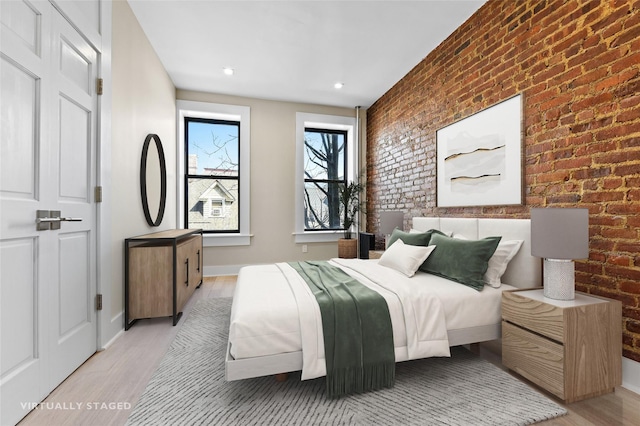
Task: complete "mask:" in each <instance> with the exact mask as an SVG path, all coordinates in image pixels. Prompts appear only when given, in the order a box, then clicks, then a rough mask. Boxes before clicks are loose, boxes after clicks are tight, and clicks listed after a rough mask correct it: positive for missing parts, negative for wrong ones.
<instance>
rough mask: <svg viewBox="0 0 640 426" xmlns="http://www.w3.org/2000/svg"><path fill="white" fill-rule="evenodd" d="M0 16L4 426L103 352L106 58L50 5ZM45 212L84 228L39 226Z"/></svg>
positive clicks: (2, 7)
mask: <svg viewBox="0 0 640 426" xmlns="http://www.w3.org/2000/svg"><path fill="white" fill-rule="evenodd" d="M94 3H97V2H94ZM0 20H1V21H2V25H0V32H1V36H2V44H1V45H0V89H1V90H2V102H0V120H1V123H0V124H1V125H0V138H1V139H0V154H1V156H0V170H1V171H0V320H1V324H0V331H1V332H2V334H1V335H0V393H1V398H0V402H1V405H2V406H1V408H0V424H2V425H5V424H15V423H17V422H18V421H19V420H20V419H21V418H22V417H23V416H24V415H26V414H27V413H28V411H29V410H30V409H32V408H34V406H35V405H36V404H37V403H38V402H40V401H42V399H43V398H44V397H45V396H46V395H47V394H48V393H49V392H50V391H51V390H53V389H54V388H55V387H56V386H57V385H58V384H59V383H61V382H62V380H64V379H65V378H66V377H67V376H68V375H69V374H71V373H72V372H73V371H74V370H75V369H76V368H77V367H78V366H80V365H81V364H82V363H83V362H84V361H85V360H86V359H87V358H88V357H89V356H91V355H92V354H93V353H94V352H95V350H96V347H97V344H96V334H97V326H96V311H95V302H94V301H95V294H96V276H97V275H96V213H97V212H96V207H95V204H94V202H93V197H92V193H93V187H94V186H95V182H96V168H97V160H96V146H97V136H96V135H97V134H98V128H97V121H96V117H97V111H98V98H97V95H96V94H95V90H94V88H93V85H94V84H95V79H96V77H97V74H96V73H97V70H98V54H97V52H96V51H95V50H94V49H93V48H92V47H91V45H89V44H88V43H87V42H86V41H85V40H84V38H83V37H82V36H81V35H80V34H79V33H78V32H77V31H76V30H75V29H74V28H73V27H72V26H71V25H70V24H69V23H68V22H67V21H66V20H65V19H64V18H63V17H62V15H60V14H59V13H58V12H57V11H56V9H55V8H54V7H53V6H52V4H51V3H50V2H49V1H40V0H30V1H28V2H27V1H21V0H12V1H5V0H0ZM37 210H45V211H60V213H61V214H60V215H61V216H62V217H73V218H76V217H77V218H82V221H81V222H61V223H60V227H59V229H49V230H42V231H38V230H36V223H35V221H36V211H37ZM49 216H51V214H50V215H49Z"/></svg>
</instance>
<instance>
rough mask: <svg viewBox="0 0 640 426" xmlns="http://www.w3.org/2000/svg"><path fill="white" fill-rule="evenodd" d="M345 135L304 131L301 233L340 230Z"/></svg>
mask: <svg viewBox="0 0 640 426" xmlns="http://www.w3.org/2000/svg"><path fill="white" fill-rule="evenodd" d="M346 149H347V131H345V130H329V129H314V128H305V129H304V229H305V231H313V230H326V229H333V230H335V229H343V227H342V223H341V211H340V201H339V200H340V187H341V186H342V187H344V185H346V183H347V174H346V170H347V167H346V162H347V155H346Z"/></svg>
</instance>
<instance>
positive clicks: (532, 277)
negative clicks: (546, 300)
mask: <svg viewBox="0 0 640 426" xmlns="http://www.w3.org/2000/svg"><path fill="white" fill-rule="evenodd" d="M412 228H413V229H415V230H417V231H428V230H429V229H437V230H440V231H442V232H446V233H456V234H461V235H462V236H464V237H466V238H469V239H473V240H476V239H480V238H484V237H492V236H500V237H502V239H503V240H504V241H506V240H523V241H524V242H523V243H522V247H520V250H519V251H518V253H517V254H516V256H515V257H514V258H513V259H511V262H509V266H508V267H507V270H506V272H505V273H504V275H503V276H502V282H503V283H505V284H509V285H512V286H514V287H518V288H530V287H540V286H542V259H540V258H537V257H534V256H531V221H530V220H529V219H474V218H452V217H442V218H440V217H414V218H413V225H412Z"/></svg>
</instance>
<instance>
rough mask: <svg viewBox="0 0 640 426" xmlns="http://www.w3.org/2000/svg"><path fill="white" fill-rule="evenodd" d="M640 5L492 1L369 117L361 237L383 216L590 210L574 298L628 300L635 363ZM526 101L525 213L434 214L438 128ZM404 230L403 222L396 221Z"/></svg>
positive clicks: (639, 344) (627, 327) (459, 213)
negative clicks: (579, 293) (580, 294)
mask: <svg viewBox="0 0 640 426" xmlns="http://www.w3.org/2000/svg"><path fill="white" fill-rule="evenodd" d="M639 10H640V0H633V1H629V0H607V1H602V0H591V1H589V0H519V1H504V0H489V1H488V2H487V3H485V5H484V6H482V7H481V8H480V9H479V10H478V11H477V12H476V13H475V14H474V15H473V16H472V17H471V18H470V19H469V20H468V21H467V22H466V23H465V24H464V25H463V26H462V27H460V28H458V29H457V30H456V31H454V33H453V34H452V35H451V36H450V37H449V38H448V39H447V40H445V41H444V42H442V43H441V44H440V46H438V47H437V48H436V49H435V50H434V51H432V52H430V53H428V54H427V56H426V57H425V59H424V60H423V61H422V62H421V63H420V64H418V65H417V66H416V67H415V68H414V69H412V70H411V71H410V72H409V73H408V74H407V75H406V76H405V77H404V78H403V79H402V80H401V81H399V82H398V83H397V84H396V85H395V86H394V87H393V88H391V89H390V90H389V91H388V92H387V93H386V94H384V95H383V96H382V97H381V98H380V99H378V100H377V101H376V102H375V103H374V104H373V105H372V106H371V107H370V108H369V109H368V111H367V179H368V180H367V211H368V212H369V215H368V216H367V231H368V232H376V231H377V226H378V217H379V215H378V213H379V211H381V210H389V209H396V208H399V209H402V210H404V211H405V213H406V215H407V217H411V216H412V215H437V216H445V217H446V216H454V217H514V218H523V217H524V218H526V217H529V210H530V208H531V207H539V206H555V207H573V206H579V207H586V208H588V209H589V212H590V244H589V248H590V254H589V259H588V260H587V261H581V262H578V263H577V265H578V266H577V271H576V287H577V288H578V289H581V290H583V291H587V292H589V293H592V294H596V295H601V296H605V297H611V298H614V299H617V300H620V301H621V302H622V303H623V317H624V318H623V322H624V334H623V345H624V348H623V354H624V356H625V357H627V358H630V359H634V360H637V361H640V319H639V317H640V288H639V287H640V284H638V283H640V66H639V64H640V13H638V11H639ZM515 93H523V95H524V96H523V99H524V117H523V122H524V127H523V133H524V137H523V144H524V145H523V157H524V158H523V161H524V182H525V183H524V185H525V188H524V193H525V203H524V205H523V206H507V207H505V206H487V207H457V208H437V207H436V205H435V203H436V199H435V191H436V182H435V181H436V169H435V155H436V147H435V144H436V136H435V133H436V131H437V130H438V129H441V128H443V127H444V126H446V125H448V124H451V123H452V122H454V121H456V120H459V119H462V118H464V117H467V116H470V115H472V114H475V113H477V112H479V111H481V110H483V109H485V108H487V107H489V106H491V105H493V104H496V103H498V102H500V101H502V100H505V99H507V98H508V97H510V96H512V95H513V94H515ZM405 225H406V226H409V224H408V223H407V224H405Z"/></svg>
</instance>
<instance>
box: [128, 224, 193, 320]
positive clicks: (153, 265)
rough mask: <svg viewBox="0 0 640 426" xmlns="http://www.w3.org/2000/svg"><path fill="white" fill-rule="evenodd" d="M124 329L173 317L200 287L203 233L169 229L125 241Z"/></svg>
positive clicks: (175, 316)
mask: <svg viewBox="0 0 640 426" xmlns="http://www.w3.org/2000/svg"><path fill="white" fill-rule="evenodd" d="M124 252H125V255H124V270H125V272H124V273H125V286H124V318H125V319H124V329H125V330H128V329H129V328H130V327H131V326H132V325H133V324H134V323H135V322H136V321H137V320H138V319H143V318H156V317H172V318H173V325H176V324H177V323H178V321H179V320H180V317H181V316H182V309H183V308H184V305H185V304H186V303H187V301H188V300H189V298H190V297H191V295H192V294H193V292H194V291H195V289H196V288H199V287H200V285H201V284H202V230H201V229H172V230H168V231H161V232H155V233H152V234H146V235H140V236H137V237H132V238H127V239H125V241H124Z"/></svg>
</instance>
